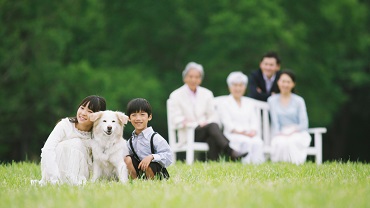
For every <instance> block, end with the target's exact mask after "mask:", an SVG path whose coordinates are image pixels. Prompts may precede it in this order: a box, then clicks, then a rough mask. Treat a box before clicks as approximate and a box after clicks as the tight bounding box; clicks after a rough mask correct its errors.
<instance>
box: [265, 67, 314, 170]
mask: <svg viewBox="0 0 370 208" xmlns="http://www.w3.org/2000/svg"><path fill="white" fill-rule="evenodd" d="M277 84H278V86H279V89H280V93H279V94H275V95H273V96H271V97H269V98H268V100H267V101H268V104H269V105H270V109H271V110H270V114H271V122H272V127H273V132H272V133H273V138H272V140H271V147H272V152H271V161H273V162H279V161H282V162H291V163H294V164H297V165H299V164H302V163H304V162H305V161H306V157H307V147H308V146H309V145H310V142H311V136H310V134H309V133H308V131H307V129H308V116H307V111H306V104H305V101H304V99H303V98H302V97H301V96H299V95H297V94H295V93H293V92H294V87H295V84H296V82H295V76H294V74H293V73H292V72H290V71H284V72H282V73H281V75H280V78H279V80H278V82H277Z"/></svg>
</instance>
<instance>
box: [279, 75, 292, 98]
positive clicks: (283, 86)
mask: <svg viewBox="0 0 370 208" xmlns="http://www.w3.org/2000/svg"><path fill="white" fill-rule="evenodd" d="M277 84H278V86H279V89H280V93H281V94H286V93H291V92H292V89H293V88H294V86H295V83H294V82H293V80H292V78H290V76H289V75H287V74H282V75H280V78H279V80H278V82H277Z"/></svg>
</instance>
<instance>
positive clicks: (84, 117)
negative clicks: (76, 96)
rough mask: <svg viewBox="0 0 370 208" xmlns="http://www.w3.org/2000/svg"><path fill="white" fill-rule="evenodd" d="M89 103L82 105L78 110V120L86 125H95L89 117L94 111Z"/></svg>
mask: <svg viewBox="0 0 370 208" xmlns="http://www.w3.org/2000/svg"><path fill="white" fill-rule="evenodd" d="M89 103H90V102H88V103H86V105H85V106H82V105H81V106H80V107H79V108H78V110H77V116H76V117H77V121H78V123H79V124H82V125H84V126H92V125H93V122H92V121H90V119H89V115H90V114H91V113H93V111H92V110H91V109H89V107H88V106H89Z"/></svg>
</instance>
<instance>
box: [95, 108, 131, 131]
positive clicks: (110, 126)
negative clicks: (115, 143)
mask: <svg viewBox="0 0 370 208" xmlns="http://www.w3.org/2000/svg"><path fill="white" fill-rule="evenodd" d="M89 119H90V121H92V122H94V134H95V133H97V134H103V135H105V136H110V135H112V134H119V135H122V134H123V127H124V125H125V124H127V121H128V116H126V115H125V114H124V113H122V112H119V111H115V112H114V111H110V110H106V111H99V112H96V113H92V114H90V115H89Z"/></svg>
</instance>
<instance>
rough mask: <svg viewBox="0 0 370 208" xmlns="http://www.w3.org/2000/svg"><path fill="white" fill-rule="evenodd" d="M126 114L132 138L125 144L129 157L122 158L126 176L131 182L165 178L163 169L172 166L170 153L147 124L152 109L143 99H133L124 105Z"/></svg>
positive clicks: (165, 172)
mask: <svg viewBox="0 0 370 208" xmlns="http://www.w3.org/2000/svg"><path fill="white" fill-rule="evenodd" d="M126 114H127V115H128V116H129V121H130V122H131V124H132V125H133V126H134V128H135V130H134V132H132V137H131V138H130V139H129V140H128V141H127V146H128V149H129V152H130V155H127V156H126V157H125V162H126V165H127V168H128V172H129V176H130V177H131V178H133V179H135V178H137V177H139V178H147V179H154V178H155V177H158V178H159V179H162V178H165V179H168V178H169V177H170V175H169V174H168V172H167V169H166V167H168V166H169V165H170V164H171V163H172V152H171V149H170V146H169V145H168V143H167V141H166V140H165V139H164V138H163V137H162V136H161V135H159V134H158V133H156V132H154V130H153V128H152V127H148V122H149V121H150V120H152V107H151V106H150V104H149V102H148V101H147V100H145V99H143V98H136V99H133V100H131V101H130V102H129V103H128V104H127V111H126Z"/></svg>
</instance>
